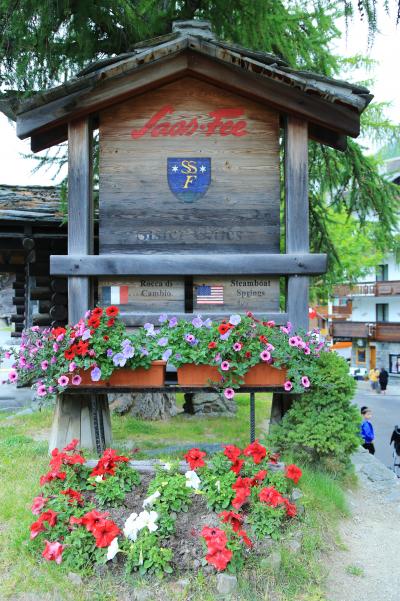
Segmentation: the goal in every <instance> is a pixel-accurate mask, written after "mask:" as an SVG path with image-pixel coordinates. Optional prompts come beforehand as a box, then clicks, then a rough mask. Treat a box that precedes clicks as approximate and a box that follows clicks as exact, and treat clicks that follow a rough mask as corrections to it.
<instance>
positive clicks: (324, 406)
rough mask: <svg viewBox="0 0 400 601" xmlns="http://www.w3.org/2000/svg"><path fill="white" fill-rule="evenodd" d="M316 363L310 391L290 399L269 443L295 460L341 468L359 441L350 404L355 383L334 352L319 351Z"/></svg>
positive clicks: (355, 412)
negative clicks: (290, 404)
mask: <svg viewBox="0 0 400 601" xmlns="http://www.w3.org/2000/svg"><path fill="white" fill-rule="evenodd" d="M316 364H317V366H318V368H319V369H318V373H317V374H316V377H315V379H314V381H313V388H312V390H310V392H309V393H307V394H305V395H302V396H299V397H298V398H297V399H296V400H295V401H294V402H293V405H292V407H291V408H290V409H289V411H288V412H287V413H286V414H285V416H284V418H283V420H282V422H281V423H280V424H279V425H278V426H276V427H275V428H274V429H273V431H272V434H271V437H270V439H269V442H270V444H273V445H275V446H276V447H277V448H278V449H279V450H281V451H284V452H288V453H293V455H294V456H295V457H296V459H298V460H299V461H304V462H310V463H312V464H319V465H322V466H323V467H325V468H326V469H328V470H330V471H333V472H336V471H341V470H343V469H344V468H347V467H348V466H349V462H350V460H349V458H350V455H351V453H352V452H354V451H355V450H356V448H357V446H358V445H359V444H360V437H359V434H358V432H359V424H360V418H359V415H358V411H357V408H356V407H355V406H353V405H352V404H351V400H352V398H353V396H354V391H355V386H356V385H355V381H354V379H353V378H352V377H351V376H349V374H348V365H347V363H346V361H345V360H344V359H342V358H341V357H340V356H339V355H337V354H336V353H334V352H331V353H322V354H321V357H320V358H319V360H318V361H317V362H316Z"/></svg>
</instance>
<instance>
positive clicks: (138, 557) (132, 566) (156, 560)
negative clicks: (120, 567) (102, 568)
mask: <svg viewBox="0 0 400 601" xmlns="http://www.w3.org/2000/svg"><path fill="white" fill-rule="evenodd" d="M123 549H124V550H126V553H127V557H126V570H127V572H128V573H129V572H134V571H138V572H139V574H140V575H144V574H156V575H157V576H162V575H163V574H164V573H166V574H172V572H173V569H172V566H171V561H172V551H171V549H166V548H165V547H161V546H160V545H159V542H158V539H157V536H156V535H155V534H150V533H149V532H147V531H141V533H140V534H139V536H138V538H137V540H136V541H135V542H130V543H128V542H125V543H124V546H123Z"/></svg>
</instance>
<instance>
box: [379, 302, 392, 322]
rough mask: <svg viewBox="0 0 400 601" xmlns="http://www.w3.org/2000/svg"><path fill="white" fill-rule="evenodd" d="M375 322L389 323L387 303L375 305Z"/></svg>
mask: <svg viewBox="0 0 400 601" xmlns="http://www.w3.org/2000/svg"><path fill="white" fill-rule="evenodd" d="M376 321H389V305H388V303H377V305H376Z"/></svg>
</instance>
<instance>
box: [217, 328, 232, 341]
mask: <svg viewBox="0 0 400 601" xmlns="http://www.w3.org/2000/svg"><path fill="white" fill-rule="evenodd" d="M230 335H231V330H228V331H227V332H225V334H221V336H220V339H221V340H228V338H229V336H230Z"/></svg>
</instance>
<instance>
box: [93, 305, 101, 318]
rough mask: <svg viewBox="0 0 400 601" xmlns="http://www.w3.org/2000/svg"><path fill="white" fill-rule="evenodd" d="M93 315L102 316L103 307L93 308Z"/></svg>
mask: <svg viewBox="0 0 400 601" xmlns="http://www.w3.org/2000/svg"><path fill="white" fill-rule="evenodd" d="M92 315H93V316H94V317H97V318H99V317H101V316H102V315H103V309H102V308H101V307H96V308H95V309H93V311H92Z"/></svg>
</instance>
